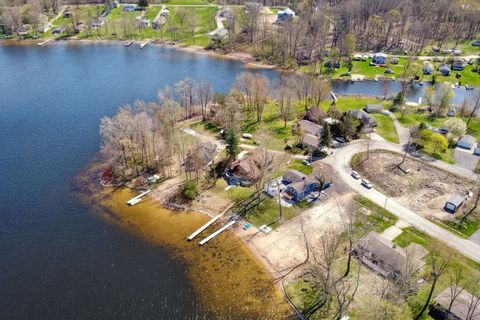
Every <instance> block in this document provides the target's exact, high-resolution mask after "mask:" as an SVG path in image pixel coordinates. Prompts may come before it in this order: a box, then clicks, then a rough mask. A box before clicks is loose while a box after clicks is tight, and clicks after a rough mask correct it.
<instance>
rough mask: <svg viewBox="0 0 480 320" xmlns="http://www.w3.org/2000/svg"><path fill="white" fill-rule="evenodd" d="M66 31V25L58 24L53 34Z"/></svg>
mask: <svg viewBox="0 0 480 320" xmlns="http://www.w3.org/2000/svg"><path fill="white" fill-rule="evenodd" d="M64 32H65V26H58V27H56V28H55V29H54V30H53V31H52V34H61V33H64Z"/></svg>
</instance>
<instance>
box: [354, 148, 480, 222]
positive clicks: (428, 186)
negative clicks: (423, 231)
mask: <svg viewBox="0 0 480 320" xmlns="http://www.w3.org/2000/svg"><path fill="white" fill-rule="evenodd" d="M401 162H402V155H401V154H396V153H391V152H387V151H380V150H379V151H372V152H370V156H369V158H368V159H366V154H359V155H357V156H355V157H354V158H353V160H352V165H353V166H354V169H355V170H356V171H358V172H359V173H360V174H361V175H362V177H364V178H366V179H368V180H370V181H371V182H372V183H373V184H374V186H375V188H376V189H378V190H380V191H381V192H382V193H384V194H386V195H387V196H389V197H392V198H395V199H396V200H398V201H399V203H401V204H402V205H403V206H405V207H407V208H408V209H410V210H412V211H414V212H416V213H419V214H421V215H423V216H435V217H437V218H439V219H441V220H446V219H450V218H451V217H452V215H450V214H447V213H445V212H443V211H442V208H443V206H444V205H445V202H446V200H447V199H448V198H449V197H450V196H451V195H452V194H460V195H466V194H467V193H468V192H469V191H473V190H475V185H474V182H473V181H470V180H467V179H465V178H462V177H458V176H455V175H453V174H450V173H447V172H445V171H442V170H440V169H437V168H435V167H433V166H430V165H428V164H425V163H423V162H420V161H417V160H414V159H409V158H407V159H405V162H404V163H403V164H402V165H401V168H402V169H403V171H402V170H401V169H399V168H398V164H400V163H401ZM404 171H408V173H405V172H404Z"/></svg>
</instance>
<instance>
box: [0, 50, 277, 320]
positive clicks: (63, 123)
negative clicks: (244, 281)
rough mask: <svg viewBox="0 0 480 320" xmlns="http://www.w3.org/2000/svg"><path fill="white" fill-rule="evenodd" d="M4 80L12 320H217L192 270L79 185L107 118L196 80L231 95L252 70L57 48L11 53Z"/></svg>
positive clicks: (5, 312)
mask: <svg viewBox="0 0 480 320" xmlns="http://www.w3.org/2000/svg"><path fill="white" fill-rule="evenodd" d="M0 70H1V76H0V97H1V99H0V111H1V112H0V129H1V133H2V139H0V152H1V156H0V181H1V183H0V257H1V260H0V288H1V290H0V315H1V318H2V319H93V318H95V319H153V318H155V319H202V318H210V316H211V312H209V311H210V310H208V308H207V309H206V308H201V307H200V306H199V303H200V302H199V297H198V296H197V294H196V292H197V291H196V290H194V285H193V284H192V277H191V274H189V268H188V265H187V263H186V262H185V261H186V260H185V259H177V258H173V257H172V254H171V250H172V248H171V247H167V246H162V245H158V243H152V242H151V241H146V240H145V239H144V238H142V237H139V236H136V235H134V234H133V233H132V232H129V230H127V229H125V228H121V227H120V228H119V227H118V226H117V225H115V224H111V223H108V222H106V220H105V219H103V218H102V217H101V215H98V214H96V213H95V212H94V209H95V208H94V207H92V206H88V205H83V204H82V203H81V202H80V201H79V199H78V197H77V196H76V195H75V191H76V190H75V185H74V182H73V181H74V178H75V177H76V176H77V175H79V174H81V173H82V172H83V170H84V169H85V167H86V166H87V165H88V163H89V161H90V160H91V159H92V158H93V157H94V156H95V155H96V154H97V152H98V148H99V143H100V136H99V133H98V126H99V123H100V119H101V117H103V116H107V115H108V116H110V115H113V114H114V113H115V112H116V110H117V108H118V106H120V105H123V104H126V103H133V102H134V101H135V100H136V99H143V100H146V101H154V100H156V95H157V92H158V90H159V89H161V88H162V87H163V86H165V85H167V84H170V85H171V84H173V83H174V82H176V81H178V80H180V79H182V78H183V77H186V76H190V77H192V78H194V79H207V80H209V81H211V82H212V83H213V84H214V87H215V89H216V90H218V91H222V92H226V91H228V90H229V88H230V86H231V84H232V83H233V81H234V79H235V76H236V75H237V74H238V73H239V72H241V71H243V70H244V66H243V64H242V63H239V62H234V61H229V60H219V59H212V58H208V57H206V56H201V55H195V54H191V53H186V52H182V51H177V50H172V49H169V48H157V47H153V46H152V47H147V48H145V49H144V50H140V49H138V48H134V47H131V48H124V47H123V46H121V45H113V44H109V45H79V44H65V45H64V44H53V45H48V46H44V47H31V46H0ZM260 72H263V73H265V74H267V75H268V76H269V77H275V72H274V71H271V70H270V71H269V70H263V71H260ZM185 232H186V231H185ZM185 235H186V233H185V234H182V237H183V236H185ZM205 252H207V251H205ZM234 299H238V297H234V296H232V297H228V296H227V297H225V298H224V302H225V304H228V303H229V302H231V301H230V300H234ZM225 309H228V308H225ZM238 318H242V314H238Z"/></svg>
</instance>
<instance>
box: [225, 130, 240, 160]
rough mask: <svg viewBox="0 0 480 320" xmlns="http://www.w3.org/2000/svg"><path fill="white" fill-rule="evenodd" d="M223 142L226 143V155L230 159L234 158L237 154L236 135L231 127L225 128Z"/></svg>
mask: <svg viewBox="0 0 480 320" xmlns="http://www.w3.org/2000/svg"><path fill="white" fill-rule="evenodd" d="M225 142H226V143H227V156H228V157H229V159H230V160H231V161H233V160H235V157H236V156H237V154H238V151H239V148H238V136H237V134H236V133H235V132H234V131H233V130H232V129H227V132H226V133H225Z"/></svg>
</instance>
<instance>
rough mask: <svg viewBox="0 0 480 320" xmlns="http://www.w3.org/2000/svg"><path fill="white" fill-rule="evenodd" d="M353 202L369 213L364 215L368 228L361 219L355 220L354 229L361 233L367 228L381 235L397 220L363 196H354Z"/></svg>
mask: <svg viewBox="0 0 480 320" xmlns="http://www.w3.org/2000/svg"><path fill="white" fill-rule="evenodd" d="M352 161H353V159H352ZM354 201H355V202H356V203H357V204H358V205H359V206H360V207H363V208H365V209H367V210H368V211H369V214H368V215H365V217H366V219H367V222H368V226H365V223H364V222H362V221H361V219H357V221H356V224H357V225H356V229H362V232H363V231H364V229H365V227H367V228H369V229H372V230H375V231H376V232H378V233H381V232H383V231H384V230H385V229H387V228H389V227H391V226H393V225H394V224H395V223H396V222H397V220H398V218H397V217H396V216H395V215H394V214H393V213H391V212H390V211H388V210H385V209H384V208H382V207H380V206H378V205H376V204H375V203H373V202H372V201H370V200H368V199H367V198H365V197H363V196H355V198H354ZM360 224H362V226H360ZM360 227H361V228H360Z"/></svg>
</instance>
